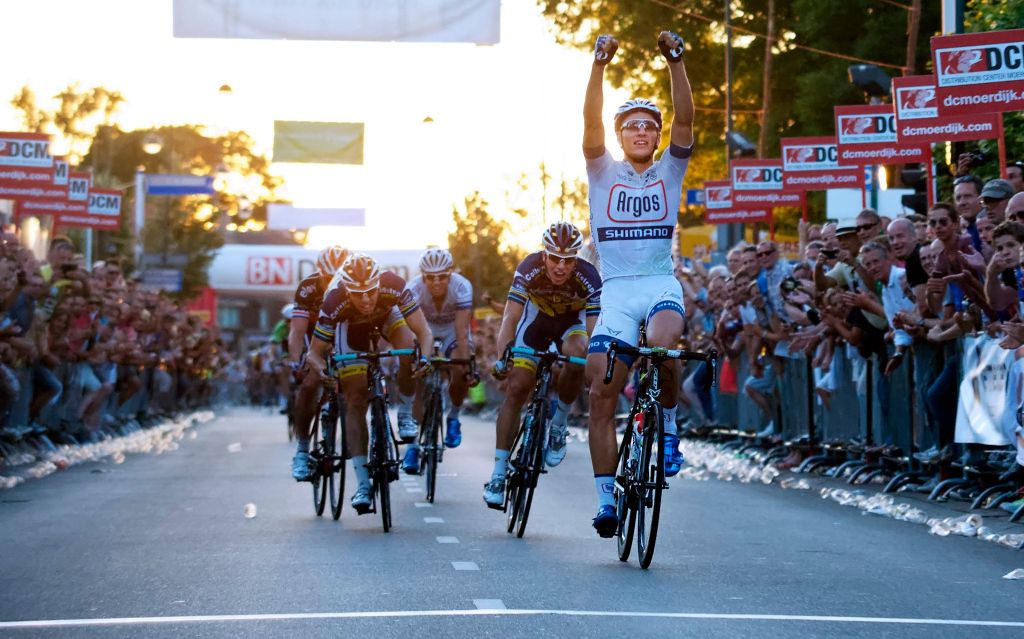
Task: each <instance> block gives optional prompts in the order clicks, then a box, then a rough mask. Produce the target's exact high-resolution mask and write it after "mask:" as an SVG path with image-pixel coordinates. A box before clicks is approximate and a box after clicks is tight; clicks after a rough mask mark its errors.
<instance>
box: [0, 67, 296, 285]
mask: <svg viewBox="0 0 1024 639" xmlns="http://www.w3.org/2000/svg"><path fill="white" fill-rule="evenodd" d="M54 100H55V101H56V103H57V104H56V107H55V108H53V109H51V110H47V109H46V108H43V107H42V106H40V105H39V103H38V102H37V100H36V97H35V94H34V93H33V92H32V90H31V89H29V88H28V87H23V88H22V89H21V91H20V92H19V93H18V95H16V96H15V97H14V99H13V100H12V101H11V104H12V105H14V107H15V108H16V109H17V110H18V111H19V112H20V113H21V116H22V121H23V124H24V126H25V128H26V129H27V130H30V131H39V132H45V133H50V134H52V135H56V136H58V137H60V138H62V139H63V140H65V141H66V142H67V143H68V147H69V153H68V155H69V160H70V161H71V162H72V163H74V164H79V166H80V167H81V168H83V169H87V170H91V171H92V174H93V183H94V184H95V185H96V186H104V187H110V188H118V189H122V190H124V189H127V188H128V187H129V186H130V185H133V184H134V177H135V172H136V170H137V168H138V167H140V166H141V167H143V168H144V169H145V171H146V172H147V173H183V174H195V175H213V174H215V173H222V174H224V175H227V176H228V177H229V179H225V180H223V184H219V185H218V186H219V187H220V188H219V189H218V191H217V193H216V194H215V195H212V196H209V195H197V196H188V197H167V196H161V197H154V198H150V199H149V200H148V201H147V207H146V208H147V213H146V224H145V227H144V232H143V236H144V237H143V238H142V241H143V249H144V251H145V252H146V253H150V254H158V255H159V254H163V255H167V254H183V255H186V256H188V262H187V263H186V265H185V267H184V268H183V280H184V282H183V290H182V296H183V297H190V296H192V295H194V294H196V293H197V292H198V291H199V290H201V289H202V288H203V287H204V286H206V284H207V282H208V277H207V273H206V271H207V268H208V267H209V265H210V263H211V262H212V261H213V255H214V253H215V251H216V250H217V249H218V248H220V247H221V246H222V245H223V244H224V237H223V235H222V233H221V232H220V229H221V227H222V226H223V225H224V224H230V223H236V224H237V223H238V222H239V221H243V222H244V221H246V220H248V219H252V220H254V221H255V222H256V223H257V224H259V225H263V224H265V222H266V204H267V203H268V202H272V201H275V199H276V196H275V190H276V189H277V188H278V187H279V186H280V185H281V183H282V180H281V178H279V177H277V176H274V175H271V173H270V171H269V169H270V161H269V160H268V159H267V158H266V157H264V156H262V155H259V154H257V153H255V152H254V151H253V140H252V138H251V137H250V136H249V135H248V134H247V133H245V132H244V131H233V132H230V133H227V134H225V135H221V136H208V135H206V133H205V131H204V130H203V127H202V126H200V125H180V126H165V127H157V128H151V129H139V130H135V131H123V130H121V128H120V127H119V126H118V125H117V124H116V111H117V107H118V105H119V104H120V103H121V102H122V101H123V100H124V98H123V96H122V95H121V94H120V93H119V92H117V91H111V90H109V89H105V88H103V87H94V88H92V89H88V90H84V91H83V90H80V89H79V88H78V87H77V85H70V86H68V87H67V88H66V89H64V90H63V91H61V93H59V94H57V95H56V96H54ZM151 136H157V137H158V138H159V139H160V140H161V141H162V147H161V150H160V151H159V152H158V153H156V154H153V155H150V154H147V153H146V152H145V151H144V150H143V142H144V141H145V140H147V138H149V137H151ZM134 196H135V194H134V192H133V193H131V198H128V197H126V198H124V199H123V201H122V215H121V229H120V230H119V231H116V232H114V231H111V232H104V231H101V232H99V233H97V235H98V246H99V247H100V250H99V251H98V253H97V254H98V255H99V256H102V257H106V256H111V255H112V254H113V255H118V256H119V257H121V258H122V259H123V260H124V261H126V262H127V263H128V264H129V265H130V266H134V265H133V264H132V260H133V255H132V248H133V247H134V246H135V243H136V238H135V236H134V234H133V229H132V216H131V211H132V210H133V209H132V207H133V206H134V202H133V201H132V199H133V198H134Z"/></svg>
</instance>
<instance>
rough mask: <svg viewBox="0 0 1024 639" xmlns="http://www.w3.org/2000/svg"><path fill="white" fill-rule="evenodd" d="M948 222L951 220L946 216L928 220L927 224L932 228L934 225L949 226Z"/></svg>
mask: <svg viewBox="0 0 1024 639" xmlns="http://www.w3.org/2000/svg"><path fill="white" fill-rule="evenodd" d="M950 224H952V222H951V221H950V220H949V218H946V217H940V218H936V219H931V220H928V226H931V227H933V228H934V227H936V226H949V225H950Z"/></svg>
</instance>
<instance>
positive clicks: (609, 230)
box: [587, 144, 692, 281]
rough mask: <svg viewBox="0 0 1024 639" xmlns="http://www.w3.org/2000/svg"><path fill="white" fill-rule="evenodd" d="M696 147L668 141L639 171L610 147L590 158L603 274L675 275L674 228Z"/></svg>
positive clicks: (593, 211) (592, 213)
mask: <svg viewBox="0 0 1024 639" xmlns="http://www.w3.org/2000/svg"><path fill="white" fill-rule="evenodd" d="M691 148H692V147H681V146H677V145H674V144H672V145H669V148H668V150H666V151H665V153H664V154H662V156H661V157H660V158H658V160H657V161H656V162H655V163H654V164H653V165H651V167H650V168H648V169H647V170H646V171H644V172H643V173H642V174H640V175H637V173H636V171H634V170H633V165H631V164H630V163H629V162H627V161H625V160H622V161H616V160H614V159H613V158H612V156H611V155H610V154H609V153H608V150H607V149H605V151H604V153H602V154H601V156H600V157H597V158H593V159H590V158H588V159H587V179H588V181H589V183H590V229H591V233H592V234H593V237H594V244H595V245H596V246H597V253H598V255H599V256H600V258H601V277H602V279H603V280H605V281H607V280H609V279H612V278H616V277H629V276H638V275H672V273H673V268H672V232H673V231H674V230H675V227H676V215H677V214H678V211H679V200H680V198H681V197H682V192H683V177H684V176H685V175H686V167H687V166H688V165H689V162H690V150H691Z"/></svg>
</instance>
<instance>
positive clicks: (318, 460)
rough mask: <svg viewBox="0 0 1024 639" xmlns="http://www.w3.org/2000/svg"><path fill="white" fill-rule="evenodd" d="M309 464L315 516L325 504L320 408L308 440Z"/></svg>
mask: <svg viewBox="0 0 1024 639" xmlns="http://www.w3.org/2000/svg"><path fill="white" fill-rule="evenodd" d="M309 450H310V465H311V466H312V474H313V510H314V511H315V512H316V516H317V517H320V516H322V515H323V514H324V507H325V506H326V505H327V484H328V481H327V480H328V477H327V475H325V474H324V472H323V469H324V465H323V456H324V443H323V438H322V437H321V435H320V409H319V408H318V409H317V411H316V415H315V416H314V417H313V439H312V441H310V442H309Z"/></svg>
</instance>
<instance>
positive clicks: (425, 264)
mask: <svg viewBox="0 0 1024 639" xmlns="http://www.w3.org/2000/svg"><path fill="white" fill-rule="evenodd" d="M454 270H455V260H454V259H453V258H452V254H451V253H450V252H449V251H448V249H443V248H432V249H427V250H426V252H424V253H423V256H422V257H420V275H419V276H418V277H415V278H413V280H412V281H410V282H409V288H410V289H411V290H412V292H413V295H414V296H415V297H416V299H418V300H419V302H420V309H422V311H423V315H424V317H426V318H427V324H428V325H429V326H430V332H431V333H433V334H434V341H437V340H440V341H441V354H442V355H444V356H445V357H454V358H456V359H465V358H467V357H469V356H470V355H471V354H472V351H473V335H472V334H471V333H470V327H469V324H470V319H471V317H472V315H473V284H471V283H470V281H469V280H468V279H466V278H465V277H463V276H462V275H459V274H458V273H455V272H454ZM423 348H424V350H425V351H428V352H426V353H425V354H427V355H429V354H430V353H429V349H431V348H432V346H431V345H429V344H428V345H426V346H424V347H423ZM466 381H467V380H466V376H465V375H464V374H463V375H459V374H455V375H452V378H451V380H449V385H448V397H449V399H451V406H450V408H449V409H448V418H447V419H446V420H445V422H446V423H445V436H444V445H445V447H447V448H458V447H459V444H461V443H462V424H461V423H460V422H459V410H460V409H461V408H462V402H463V401H464V400H465V399H466V393H467V391H468V390H469V385H468V384H467V383H466ZM424 390H425V388H424V385H423V384H422V383H421V384H419V385H418V386H417V388H416V403H415V408H414V409H413V410H414V413H415V414H416V415H420V414H421V412H422V410H423V392H424ZM421 423H422V420H421ZM418 448H419V446H418V444H416V442H413V443H412V444H410V445H409V448H408V449H407V450H406V451H405V459H404V460H403V462H402V469H403V470H404V471H405V472H406V473H408V474H411V475H415V474H418V473H419V470H420V457H419V453H418V450H417V449H418Z"/></svg>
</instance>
